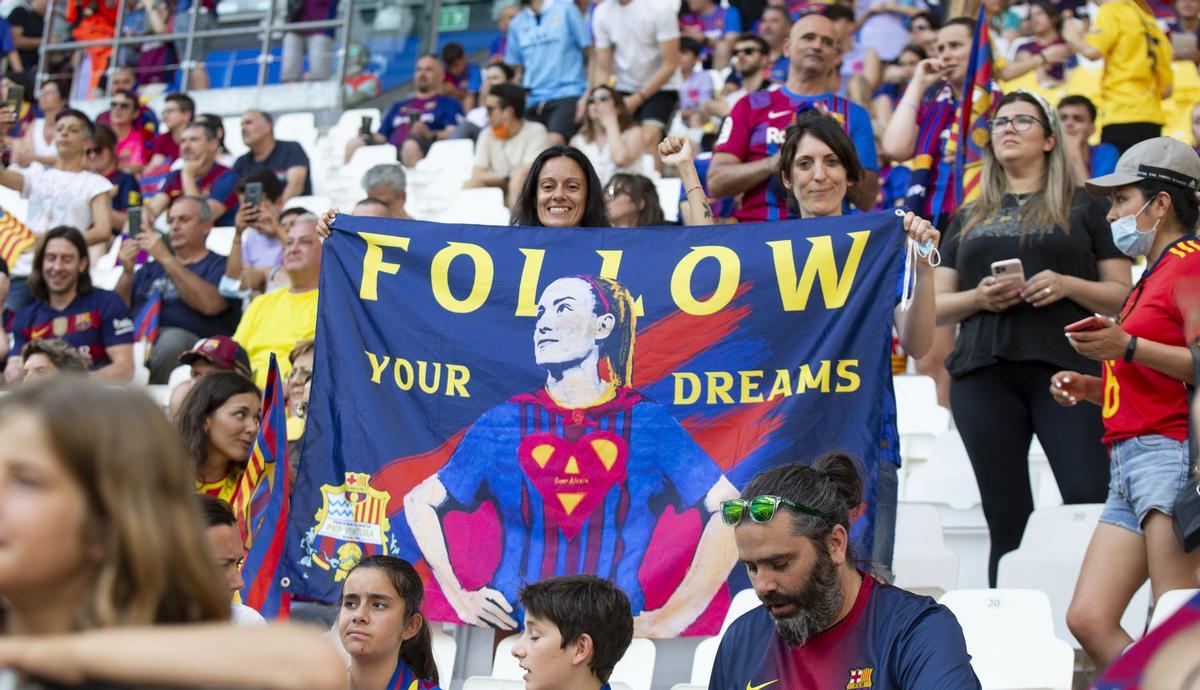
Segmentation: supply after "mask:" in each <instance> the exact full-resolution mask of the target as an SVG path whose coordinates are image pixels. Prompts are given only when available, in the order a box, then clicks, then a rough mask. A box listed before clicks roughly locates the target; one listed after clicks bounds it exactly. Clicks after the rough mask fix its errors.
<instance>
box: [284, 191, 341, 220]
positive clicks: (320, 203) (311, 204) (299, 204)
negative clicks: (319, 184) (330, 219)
mask: <svg viewBox="0 0 1200 690" xmlns="http://www.w3.org/2000/svg"><path fill="white" fill-rule="evenodd" d="M333 205H334V204H333V200H331V199H330V198H329V197H327V196H319V195H316V194H313V195H311V196H294V197H292V198H291V199H288V200H287V203H286V204H284V205H283V207H284V208H285V209H289V208H304V209H308V210H309V211H312V212H313V213H315V214H317V216H318V217H320V215H321V214H322V213H324V212H325V210H326V209H329V208H332V207H333ZM346 210H347V211H349V210H350V209H346Z"/></svg>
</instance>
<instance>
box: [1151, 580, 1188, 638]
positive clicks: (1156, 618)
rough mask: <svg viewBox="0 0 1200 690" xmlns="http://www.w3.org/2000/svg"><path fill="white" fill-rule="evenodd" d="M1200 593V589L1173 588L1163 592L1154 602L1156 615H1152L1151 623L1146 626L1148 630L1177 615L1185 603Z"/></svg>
mask: <svg viewBox="0 0 1200 690" xmlns="http://www.w3.org/2000/svg"><path fill="white" fill-rule="evenodd" d="M1197 594H1200V589H1171V590H1167V591H1166V592H1163V593H1162V596H1161V597H1159V598H1158V601H1157V602H1155V604H1154V615H1153V616H1151V617H1150V625H1149V627H1147V628H1146V632H1147V633H1149V632H1150V631H1151V630H1153V629H1155V628H1157V627H1158V626H1160V625H1162V622H1163V621H1165V620H1167V619H1168V618H1170V617H1171V616H1173V615H1175V612H1176V611H1178V610H1179V609H1181V608H1183V605H1184V604H1186V603H1188V601H1189V600H1190V599H1191V598H1192V597H1194V596H1196V595H1197Z"/></svg>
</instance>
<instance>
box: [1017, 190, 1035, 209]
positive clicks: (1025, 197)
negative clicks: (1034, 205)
mask: <svg viewBox="0 0 1200 690" xmlns="http://www.w3.org/2000/svg"><path fill="white" fill-rule="evenodd" d="M1032 196H1033V192H1025V193H1023V194H1017V193H1015V192H1014V193H1012V197H1013V199H1016V201H1017V206H1024V205H1025V202H1027V201H1029V199H1030V198H1031V197H1032Z"/></svg>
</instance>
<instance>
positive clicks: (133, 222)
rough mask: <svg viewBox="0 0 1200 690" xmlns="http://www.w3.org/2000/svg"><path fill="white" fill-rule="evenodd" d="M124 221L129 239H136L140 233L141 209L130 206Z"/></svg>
mask: <svg viewBox="0 0 1200 690" xmlns="http://www.w3.org/2000/svg"><path fill="white" fill-rule="evenodd" d="M125 220H126V221H127V223H128V225H129V237H130V238H134V237H137V236H138V233H140V232H141V231H142V207H141V206H130V207H129V211H128V213H127V214H126V216H125Z"/></svg>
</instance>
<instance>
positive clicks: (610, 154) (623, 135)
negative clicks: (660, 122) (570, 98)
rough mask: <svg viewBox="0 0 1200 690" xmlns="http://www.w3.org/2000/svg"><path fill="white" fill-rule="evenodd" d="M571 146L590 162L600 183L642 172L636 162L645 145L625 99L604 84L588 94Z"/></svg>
mask: <svg viewBox="0 0 1200 690" xmlns="http://www.w3.org/2000/svg"><path fill="white" fill-rule="evenodd" d="M571 146H574V147H575V148H577V149H579V150H580V151H583V154H584V155H585V156H587V158H588V160H590V161H591V162H592V167H594V168H595V169H596V175H597V177H599V178H600V183H601V184H608V180H609V178H611V177H612V176H613V175H614V174H615V173H618V172H634V173H636V172H641V166H640V165H638V164H639V163H640V162H641V158H642V153H644V151H645V148H646V146H645V144H644V142H643V139H642V130H641V128H640V127H638V126H637V123H636V122H634V121H633V116H632V115H630V113H629V111H628V110H627V109H626V108H625V99H624V98H623V97H622V96H621V94H619V93H617V92H616V91H613V90H612V89H610V88H608V87H607V86H597V87H595V88H593V89H592V91H591V93H589V94H588V107H587V114H585V115H584V118H583V126H582V127H580V128H579V134H576V135H575V136H574V137H572V139H571Z"/></svg>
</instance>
